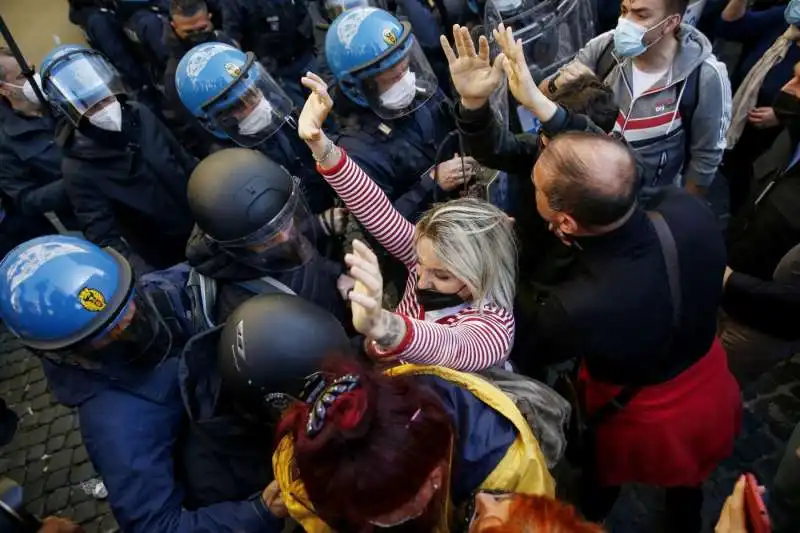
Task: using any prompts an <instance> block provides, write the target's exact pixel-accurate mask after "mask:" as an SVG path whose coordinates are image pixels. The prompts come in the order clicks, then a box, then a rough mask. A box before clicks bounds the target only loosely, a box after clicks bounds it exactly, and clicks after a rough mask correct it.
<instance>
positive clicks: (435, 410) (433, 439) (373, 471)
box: [273, 361, 554, 533]
mask: <svg viewBox="0 0 800 533" xmlns="http://www.w3.org/2000/svg"><path fill="white" fill-rule="evenodd" d="M323 372H324V375H325V377H326V379H325V386H324V387H319V388H318V390H317V391H315V394H312V396H311V397H310V398H309V400H308V401H307V402H305V403H301V404H297V405H295V406H293V407H292V408H290V409H289V411H287V413H286V414H285V415H284V417H283V419H282V421H281V423H280V425H279V428H278V435H279V438H280V441H279V444H278V446H277V449H276V451H275V455H274V456H273V467H274V471H275V479H276V482H277V484H278V486H279V488H280V495H281V496H280V497H281V499H282V500H283V502H284V504H285V505H286V507H287V508H288V512H289V514H290V515H291V516H292V518H294V519H295V520H296V521H297V522H299V523H300V524H301V525H302V526H303V528H304V529H305V530H306V531H307V532H309V533H327V532H331V531H347V532H366V531H371V530H372V529H374V528H375V527H380V528H386V527H392V528H396V530H398V531H412V532H420V533H431V532H436V533H448V532H449V531H452V530H454V529H457V528H454V527H453V526H454V524H455V523H456V522H458V523H461V522H460V520H459V519H458V518H456V517H457V516H458V515H459V514H460V515H461V516H462V517H463V516H464V509H465V508H466V507H467V506H468V505H469V503H470V502H471V501H472V500H473V497H474V494H475V493H476V491H480V490H491V491H502V492H519V493H526V494H542V495H547V496H553V489H554V487H553V480H552V478H551V477H550V474H549V473H548V471H547V468H546V466H545V461H544V458H543V456H542V453H541V451H540V449H539V445H538V443H537V442H536V439H535V438H534V436H533V434H532V433H531V430H530V428H529V427H528V425H527V423H526V421H525V419H524V418H523V416H522V414H521V413H520V412H519V410H518V409H517V408H516V406H515V405H514V403H513V401H511V400H510V399H509V398H508V397H507V396H506V395H505V394H503V393H502V392H501V391H500V390H499V389H497V388H495V387H494V386H493V385H490V384H489V383H488V382H486V381H484V380H483V379H481V378H480V377H478V376H475V375H473V374H465V373H461V372H457V371H454V370H450V369H447V368H441V367H425V366H417V365H403V366H400V367H396V368H393V369H391V370H389V371H387V374H380V373H377V372H375V371H372V370H366V369H364V368H361V367H359V366H357V365H356V364H355V363H353V362H352V361H335V362H333V363H329V364H328V365H327V366H326V367H325V369H324V370H323ZM458 510H461V511H462V512H461V513H458V512H457V511H458Z"/></svg>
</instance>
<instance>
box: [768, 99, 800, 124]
mask: <svg viewBox="0 0 800 533" xmlns="http://www.w3.org/2000/svg"><path fill="white" fill-rule="evenodd" d="M772 109H773V110H774V111H775V116H776V117H778V121H779V122H780V123H781V125H783V126H785V127H787V128H794V127H797V126H800V98H797V97H796V96H794V95H791V94H789V93H786V92H783V91H781V92H779V93H778V96H776V97H775V101H774V102H773V103H772Z"/></svg>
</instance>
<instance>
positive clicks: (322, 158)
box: [311, 139, 336, 163]
mask: <svg viewBox="0 0 800 533" xmlns="http://www.w3.org/2000/svg"><path fill="white" fill-rule="evenodd" d="M335 147H336V145H335V144H333V141H332V140H330V139H328V144H326V145H325V149H324V150H323V151H322V155H321V156H319V157H317V156H316V155H315V154H314V153H313V152H312V153H311V155H312V156H313V157H314V161H316V162H317V163H322V162H323V161H325V160H327V159H328V158H329V157H330V156H331V154H332V153H333V149H334V148H335Z"/></svg>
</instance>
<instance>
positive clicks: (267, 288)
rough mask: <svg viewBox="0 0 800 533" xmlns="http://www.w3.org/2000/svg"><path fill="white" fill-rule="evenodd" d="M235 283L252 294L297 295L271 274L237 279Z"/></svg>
mask: <svg viewBox="0 0 800 533" xmlns="http://www.w3.org/2000/svg"><path fill="white" fill-rule="evenodd" d="M236 285H238V286H239V287H241V288H243V289H246V290H248V291H250V292H252V293H254V294H290V295H292V296H297V293H296V292H294V291H293V290H292V289H290V288H289V287H288V286H286V285H285V284H283V283H281V282H280V281H278V280H277V279H275V278H273V277H271V276H264V277H263V278H258V279H249V280H246V281H237V282H236Z"/></svg>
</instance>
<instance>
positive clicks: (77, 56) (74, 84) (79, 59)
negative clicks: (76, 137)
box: [41, 44, 127, 126]
mask: <svg viewBox="0 0 800 533" xmlns="http://www.w3.org/2000/svg"><path fill="white" fill-rule="evenodd" d="M41 74H42V88H43V89H44V94H45V96H46V97H47V99H48V100H49V102H50V104H51V105H52V106H54V107H55V109H57V110H58V111H59V112H60V113H62V114H63V115H64V116H66V117H67V118H68V119H69V120H70V122H72V124H73V125H75V126H77V125H78V123H79V122H80V120H81V118H83V117H84V116H85V115H86V114H87V112H89V111H96V110H98V109H99V108H100V107H101V106H102V105H103V104H107V103H108V102H112V101H114V100H117V99H118V97H120V96H125V95H127V90H126V88H125V85H124V84H123V83H122V78H121V77H120V75H119V72H117V69H115V68H114V66H113V65H111V63H110V62H109V61H108V60H107V59H106V58H105V57H104V56H103V55H102V54H101V53H100V52H98V51H96V50H93V49H91V48H87V47H85V46H81V45H77V44H65V45H62V46H58V47H56V48H54V49H53V50H52V51H51V52H50V53H49V54H47V56H46V57H45V58H44V61H43V62H42V67H41Z"/></svg>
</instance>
